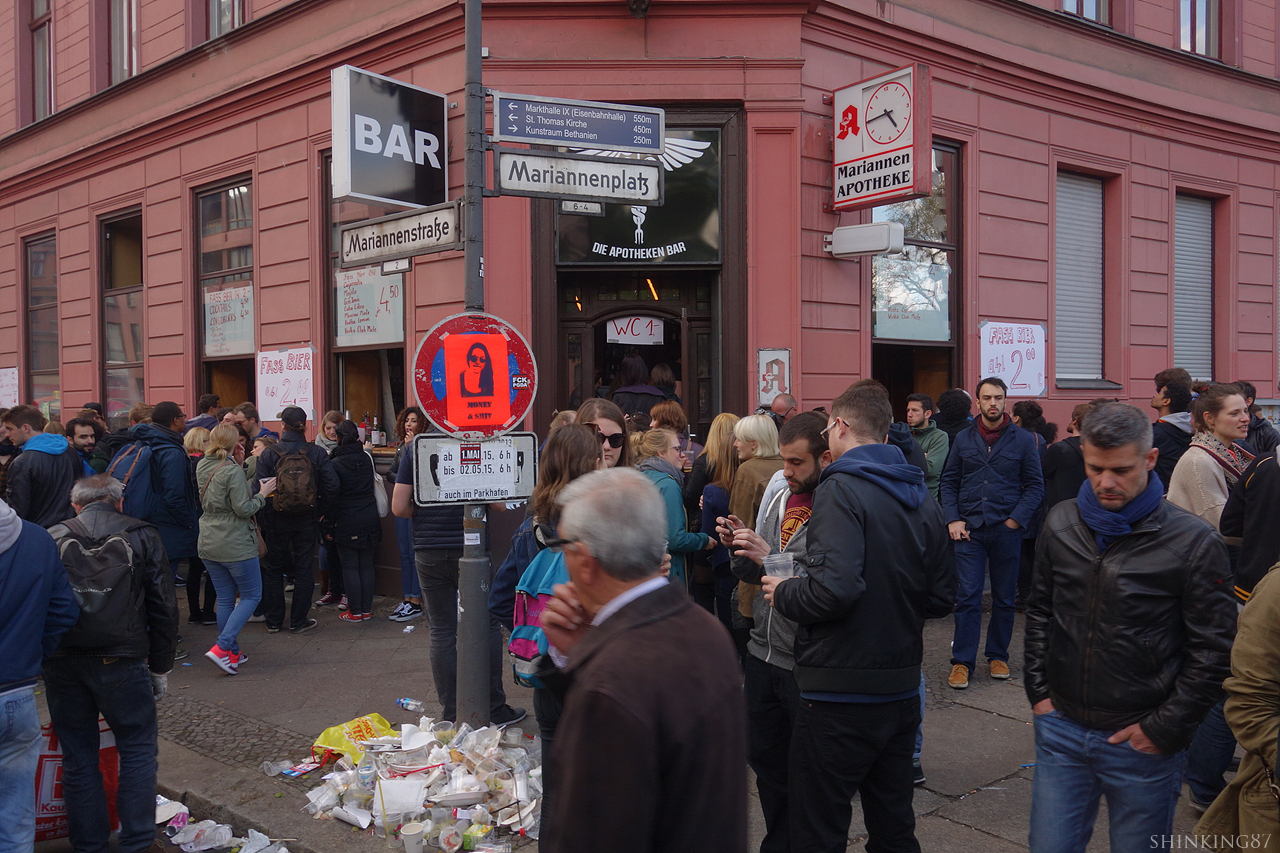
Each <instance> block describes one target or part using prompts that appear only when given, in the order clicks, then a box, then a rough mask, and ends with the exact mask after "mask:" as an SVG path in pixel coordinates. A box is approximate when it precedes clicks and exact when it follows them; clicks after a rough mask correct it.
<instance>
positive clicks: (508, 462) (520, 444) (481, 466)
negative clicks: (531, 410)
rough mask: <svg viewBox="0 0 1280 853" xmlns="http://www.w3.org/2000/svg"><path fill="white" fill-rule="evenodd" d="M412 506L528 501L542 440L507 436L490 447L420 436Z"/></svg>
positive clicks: (415, 451) (415, 450)
mask: <svg viewBox="0 0 1280 853" xmlns="http://www.w3.org/2000/svg"><path fill="white" fill-rule="evenodd" d="M413 455H414V461H415V463H416V464H415V466H414V469H413V471H414V478H413V500H414V503H416V504H418V505H419V506H427V505H430V504H441V503H491V502H494V501H511V500H519V499H521V498H528V497H530V496H532V495H533V486H534V482H535V480H536V476H537V473H536V472H537V470H538V436H537V435H535V434H534V433H531V432H513V433H508V434H507V435H506V436H504V437H502V438H495V439H492V440H490V441H462V440H459V439H456V438H450V437H448V436H443V435H438V434H436V435H428V434H419V435H416V436H414V439H413Z"/></svg>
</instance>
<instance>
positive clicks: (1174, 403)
mask: <svg viewBox="0 0 1280 853" xmlns="http://www.w3.org/2000/svg"><path fill="white" fill-rule="evenodd" d="M1151 408H1153V409H1155V410H1156V411H1157V412H1158V413H1159V414H1160V417H1159V418H1158V419H1157V420H1156V422H1155V423H1153V424H1152V425H1151V442H1152V446H1154V447H1155V448H1156V449H1157V450H1159V451H1160V456H1159V457H1158V458H1157V459H1156V467H1155V472H1156V475H1157V476H1159V477H1160V482H1161V483H1162V484H1163V485H1164V493H1165V494H1166V495H1167V494H1169V481H1170V480H1172V479H1173V469H1174V468H1175V467H1177V465H1178V460H1179V459H1181V458H1182V454H1183V453H1186V451H1187V448H1188V447H1189V446H1190V445H1191V433H1192V432H1193V430H1192V428H1191V411H1190V410H1191V388H1190V387H1188V386H1186V385H1183V384H1181V383H1179V382H1170V383H1168V384H1166V385H1162V386H1160V387H1159V388H1157V389H1156V393H1155V396H1153V397H1152V398H1151Z"/></svg>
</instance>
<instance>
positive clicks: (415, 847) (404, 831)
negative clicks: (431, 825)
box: [400, 823, 426, 853]
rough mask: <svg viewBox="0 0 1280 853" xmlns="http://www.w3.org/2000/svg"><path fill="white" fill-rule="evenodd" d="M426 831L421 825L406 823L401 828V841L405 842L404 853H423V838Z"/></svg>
mask: <svg viewBox="0 0 1280 853" xmlns="http://www.w3.org/2000/svg"><path fill="white" fill-rule="evenodd" d="M425 831H426V827H424V826H423V825H422V824H420V823H406V824H405V825H404V826H402V827H400V840H401V841H403V842H404V853H422V836H423V833H424V832H425Z"/></svg>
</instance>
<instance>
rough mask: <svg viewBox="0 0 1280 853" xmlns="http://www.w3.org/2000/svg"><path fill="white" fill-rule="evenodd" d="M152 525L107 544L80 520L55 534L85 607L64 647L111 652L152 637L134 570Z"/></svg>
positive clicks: (137, 527) (65, 524)
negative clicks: (139, 540)
mask: <svg viewBox="0 0 1280 853" xmlns="http://www.w3.org/2000/svg"><path fill="white" fill-rule="evenodd" d="M146 526H147V525H146V522H141V523H138V524H134V525H132V526H130V527H127V528H125V529H124V530H121V531H118V532H116V533H112V534H110V535H109V536H107V537H106V538H105V539H95V538H94V537H93V536H91V535H90V533H89V530H88V528H87V527H85V525H84V523H83V522H81V521H80V519H78V518H69V519H67V520H66V521H64V522H62V523H61V524H57V525H54V526H53V527H51V528H50V529H49V534H50V535H51V536H53V538H54V540H55V541H56V542H57V543H58V553H59V554H60V555H61V556H62V565H63V566H64V567H65V568H66V570H67V580H69V581H70V582H71V591H72V592H73V593H74V594H75V597H76V604H78V605H80V618H79V620H77V622H76V624H75V625H74V626H73V627H72V628H71V630H70V631H68V632H67V633H66V635H65V636H64V637H63V638H62V642H63V644H64V645H66V646H70V647H78V648H103V649H107V648H111V647H116V646H121V645H126V644H128V643H131V642H135V641H136V640H137V638H138V637H139V636H140V635H141V636H145V635H146V631H147V627H146V623H145V617H144V616H143V612H142V609H143V600H144V596H145V591H144V589H143V584H142V583H141V581H140V580H139V579H138V577H137V571H136V570H135V568H134V558H135V557H136V556H137V548H136V540H135V538H134V536H133V533H134V531H136V530H140V529H141V528H143V527H146Z"/></svg>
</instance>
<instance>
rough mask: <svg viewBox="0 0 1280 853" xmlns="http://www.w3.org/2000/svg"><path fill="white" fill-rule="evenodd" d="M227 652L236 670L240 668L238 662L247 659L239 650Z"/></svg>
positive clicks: (240, 662)
mask: <svg viewBox="0 0 1280 853" xmlns="http://www.w3.org/2000/svg"><path fill="white" fill-rule="evenodd" d="M229 654H230V655H231V665H232V666H233V667H235V668H236V670H237V671H238V670H239V669H240V664H242V663H244V662H245V661H247V660H248V659H249V656H248V655H242V654H240V653H239V652H230V653H229Z"/></svg>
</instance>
